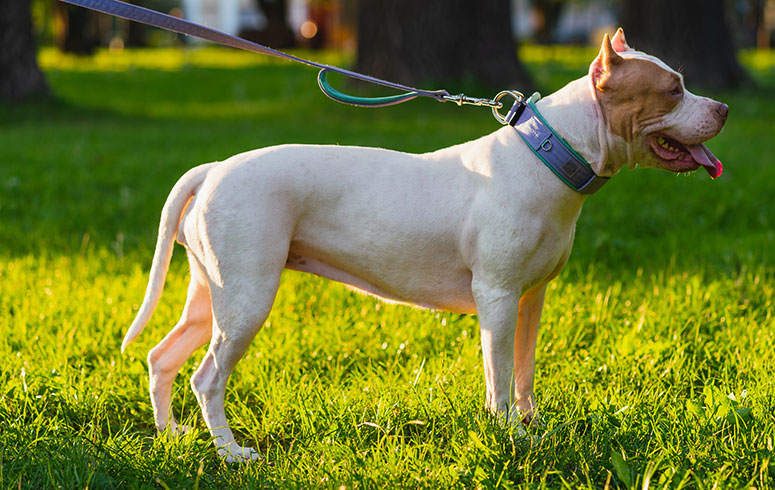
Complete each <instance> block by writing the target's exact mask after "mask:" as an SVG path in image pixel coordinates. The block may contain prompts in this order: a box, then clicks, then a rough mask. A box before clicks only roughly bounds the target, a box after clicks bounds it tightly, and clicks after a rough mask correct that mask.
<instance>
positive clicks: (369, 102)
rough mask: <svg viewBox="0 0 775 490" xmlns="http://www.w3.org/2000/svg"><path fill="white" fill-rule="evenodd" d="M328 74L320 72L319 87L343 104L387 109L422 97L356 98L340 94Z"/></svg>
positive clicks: (328, 95)
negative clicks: (329, 80)
mask: <svg viewBox="0 0 775 490" xmlns="http://www.w3.org/2000/svg"><path fill="white" fill-rule="evenodd" d="M328 72H329V70H327V69H325V68H324V69H322V70H320V72H318V86H319V87H320V90H322V91H323V93H324V94H326V97H328V98H329V99H332V100H335V101H337V102H341V103H342V104H349V105H354V106H357V107H387V106H391V105H395V104H400V103H401V102H406V101H407V100H412V99H414V98H417V97H419V96H420V95H422V94H420V93H419V92H406V93H403V94H398V95H389V96H387V97H356V96H354V95H349V94H346V93H344V92H340V91H338V90H336V89H335V88H334V87H332V86H331V84H330V83H328V80H327V78H326V76H327V75H328Z"/></svg>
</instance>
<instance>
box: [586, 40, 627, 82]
mask: <svg viewBox="0 0 775 490" xmlns="http://www.w3.org/2000/svg"><path fill="white" fill-rule="evenodd" d="M622 39H623V37H622ZM622 61H624V60H623V58H622V57H621V56H619V55H618V54H617V53H616V51H615V50H614V48H613V46H612V45H611V38H610V37H608V34H606V35H605V36H604V37H603V44H602V45H601V46H600V54H599V55H598V56H597V58H595V61H593V62H592V66H590V67H589V75H590V77H591V78H592V84H593V85H594V86H595V88H597V89H598V90H600V91H601V92H602V91H604V90H605V82H606V80H608V78H610V76H611V71H612V70H613V69H614V67H615V66H616V65H618V64H620V63H621V62H622Z"/></svg>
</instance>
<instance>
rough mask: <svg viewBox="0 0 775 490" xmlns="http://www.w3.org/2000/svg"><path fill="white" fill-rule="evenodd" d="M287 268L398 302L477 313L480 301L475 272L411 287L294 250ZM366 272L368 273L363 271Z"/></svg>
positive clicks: (457, 311) (435, 308)
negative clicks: (473, 277)
mask: <svg viewBox="0 0 775 490" xmlns="http://www.w3.org/2000/svg"><path fill="white" fill-rule="evenodd" d="M286 268H287V269H291V270H296V271H301V272H308V273H311V274H315V275H317V276H320V277H325V278H326V279H330V280H332V281H336V282H340V283H343V284H347V285H349V286H351V287H353V288H355V289H356V290H358V291H361V292H364V293H367V294H370V295H373V296H377V297H379V298H381V299H383V300H386V301H388V302H397V303H403V304H409V305H414V306H419V307H422V308H431V309H434V310H446V311H453V312H456V313H476V305H475V303H474V299H473V296H472V295H471V276H470V274H461V275H459V277H454V278H451V279H452V280H451V281H448V282H444V283H438V284H436V287H435V288H434V290H429V289H428V288H427V287H416V286H415V287H411V286H408V285H406V284H403V285H395V284H380V283H382V282H383V281H380V280H379V278H376V277H372V278H368V279H367V278H364V277H359V276H358V275H355V274H353V273H352V272H349V271H347V270H344V269H341V268H338V267H336V266H333V265H331V264H327V263H326V262H323V261H322V260H319V259H316V258H311V257H308V256H305V255H300V254H298V253H295V252H291V255H290V256H289V257H288V263H287V264H286ZM361 275H365V274H361Z"/></svg>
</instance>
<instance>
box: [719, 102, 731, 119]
mask: <svg viewBox="0 0 775 490" xmlns="http://www.w3.org/2000/svg"><path fill="white" fill-rule="evenodd" d="M716 111H718V113H719V116H721V119H723V120H725V121H726V119H727V115H728V114H729V106H728V105H726V104H725V103H723V102H719V103H718V106H717V107H716Z"/></svg>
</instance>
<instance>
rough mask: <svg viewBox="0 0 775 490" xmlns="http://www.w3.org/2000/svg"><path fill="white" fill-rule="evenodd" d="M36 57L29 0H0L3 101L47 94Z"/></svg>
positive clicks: (0, 78)
mask: <svg viewBox="0 0 775 490" xmlns="http://www.w3.org/2000/svg"><path fill="white" fill-rule="evenodd" d="M36 56H37V53H36V49H35V39H34V36H33V34H32V20H31V19H30V4H29V0H0V99H4V100H21V99H24V98H26V97H29V96H32V95H39V94H46V93H48V85H47V84H46V79H45V77H44V76H43V73H42V72H41V71H40V68H38V61H37V58H36Z"/></svg>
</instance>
